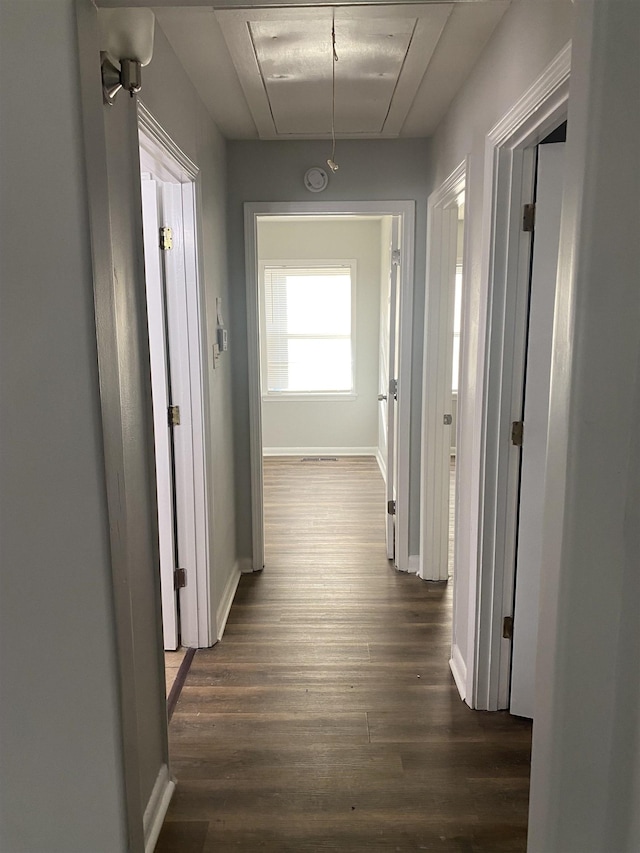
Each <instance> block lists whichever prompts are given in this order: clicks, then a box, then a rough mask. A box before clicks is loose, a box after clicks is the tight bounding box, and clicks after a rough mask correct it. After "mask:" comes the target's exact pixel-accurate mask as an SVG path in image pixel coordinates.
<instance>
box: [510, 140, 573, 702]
mask: <svg viewBox="0 0 640 853" xmlns="http://www.w3.org/2000/svg"><path fill="white" fill-rule="evenodd" d="M564 148H565V146H564V143H555V144H550V145H540V146H539V148H538V178H537V189H536V213H535V231H534V240H533V264H532V272H531V295H530V306H529V335H528V345H527V367H526V375H525V395H524V438H523V444H522V460H521V474H520V509H519V519H518V546H517V555H516V575H515V606H514V613H513V649H512V659H511V698H510V711H511V713H512V714H518V715H519V716H522V717H533V704H534V694H535V668H536V645H537V639H538V603H539V591H540V575H541V570H542V565H541V559H542V528H543V514H544V485H545V483H544V474H545V464H546V456H547V426H548V420H549V382H550V371H551V344H552V339H553V317H554V304H555V291H556V274H557V268H558V244H559V236H560V215H561V210H562V182H563V165H564Z"/></svg>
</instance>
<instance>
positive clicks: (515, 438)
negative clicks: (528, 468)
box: [511, 421, 524, 447]
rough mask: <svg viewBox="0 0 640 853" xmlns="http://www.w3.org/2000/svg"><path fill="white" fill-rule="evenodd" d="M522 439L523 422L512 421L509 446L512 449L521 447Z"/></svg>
mask: <svg viewBox="0 0 640 853" xmlns="http://www.w3.org/2000/svg"><path fill="white" fill-rule="evenodd" d="M523 438H524V421H514V422H513V423H512V424H511V444H513V446H514V447H522V440H523Z"/></svg>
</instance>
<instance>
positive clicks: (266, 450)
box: [262, 447, 378, 456]
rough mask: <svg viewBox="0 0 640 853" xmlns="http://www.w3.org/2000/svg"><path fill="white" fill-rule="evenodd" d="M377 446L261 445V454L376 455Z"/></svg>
mask: <svg viewBox="0 0 640 853" xmlns="http://www.w3.org/2000/svg"><path fill="white" fill-rule="evenodd" d="M377 453H378V448H377V447H263V448H262V455H263V456H376V455H377Z"/></svg>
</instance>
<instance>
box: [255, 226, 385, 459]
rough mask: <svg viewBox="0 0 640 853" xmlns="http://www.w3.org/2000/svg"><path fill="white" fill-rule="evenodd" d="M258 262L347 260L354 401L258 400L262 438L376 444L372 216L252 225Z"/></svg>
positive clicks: (284, 444) (376, 239)
mask: <svg viewBox="0 0 640 853" xmlns="http://www.w3.org/2000/svg"><path fill="white" fill-rule="evenodd" d="M258 259H259V261H282V260H293V261H303V262H304V261H305V260H355V261H356V277H355V296H356V298H355V306H354V307H355V320H356V328H355V341H354V343H355V348H354V349H355V368H356V370H355V394H356V395H357V396H356V398H355V399H345V400H337V401H335V400H333V401H318V400H315V401H297V400H296V401H289V400H287V401H285V400H269V399H263V403H262V442H263V447H264V448H265V449H268V450H269V451H272V450H277V449H282V450H287V449H289V450H291V449H294V448H309V449H310V448H342V449H343V450H345V449H346V450H347V451H348V450H353V451H357V450H361V449H366V448H374V447H376V445H377V426H378V402H377V394H378V352H379V347H378V330H379V325H380V305H379V303H380V220H379V219H378V220H375V219H374V220H371V219H370V220H341V221H335V220H333V221H327V220H325V221H318V220H316V221H313V222H300V221H296V222H282V221H268V220H262V221H260V222H259V224H258Z"/></svg>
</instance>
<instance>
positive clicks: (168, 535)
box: [142, 179, 178, 650]
mask: <svg viewBox="0 0 640 853" xmlns="http://www.w3.org/2000/svg"><path fill="white" fill-rule="evenodd" d="M159 199H160V196H159V186H158V184H157V183H156V181H153V180H150V179H143V181H142V220H143V230H144V263H145V281H146V294H147V316H148V324H149V354H150V361H151V392H152V403H153V431H154V444H155V461H156V493H157V500H158V533H159V547H160V587H161V595H162V630H163V635H164V648H165V650H173V649H177V647H178V607H177V594H176V590H175V588H174V570H175V567H176V561H175V557H176V540H175V504H174V478H173V449H172V438H171V430H170V427H169V421H168V410H169V403H170V399H171V398H170V387H169V359H168V345H167V331H166V308H165V296H164V271H163V263H162V258H161V251H160V243H159V239H160V238H159V235H160V219H159V215H158V205H159Z"/></svg>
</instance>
